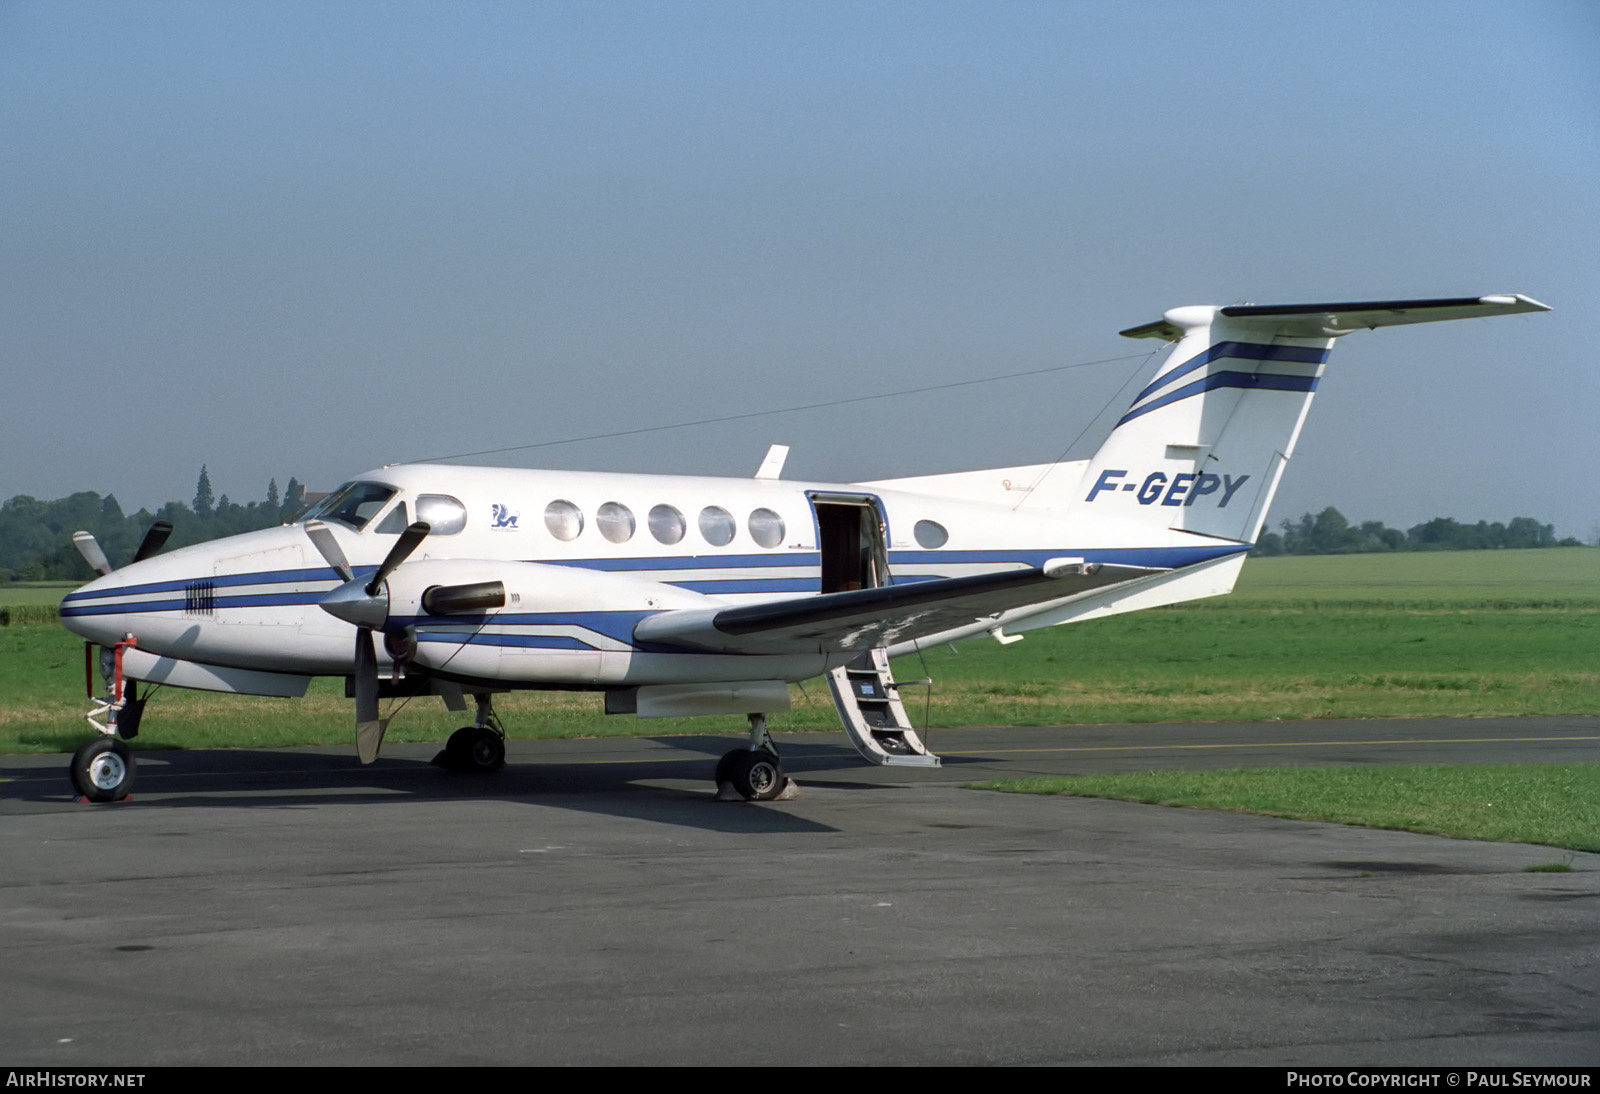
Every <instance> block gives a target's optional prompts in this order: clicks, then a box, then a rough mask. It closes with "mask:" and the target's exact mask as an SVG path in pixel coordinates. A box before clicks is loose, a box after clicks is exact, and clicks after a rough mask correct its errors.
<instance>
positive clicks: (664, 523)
mask: <svg viewBox="0 0 1600 1094" xmlns="http://www.w3.org/2000/svg"><path fill="white" fill-rule="evenodd" d="M687 529H688V525H687V524H685V523H684V520H683V514H682V513H680V512H678V511H677V510H676V509H674V508H673V507H672V506H670V505H657V506H656V507H655V508H653V509H651V510H650V534H651V535H652V536H655V537H656V540H657V541H658V542H660V543H677V542H678V541H679V540H681V539H682V538H683V533H684V532H685V531H686V530H687Z"/></svg>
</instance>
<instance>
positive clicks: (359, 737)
mask: <svg viewBox="0 0 1600 1094" xmlns="http://www.w3.org/2000/svg"><path fill="white" fill-rule="evenodd" d="M355 684H356V755H357V756H358V757H360V759H361V762H362V763H364V764H370V763H371V762H372V761H373V760H376V759H377V758H378V746H379V745H381V744H382V743H383V731H384V730H385V729H387V728H389V722H388V720H387V719H383V718H379V717H378V654H377V651H376V650H374V649H373V648H372V632H371V631H369V630H368V629H367V628H365V627H361V628H359V629H358V630H357V631H356V665H355Z"/></svg>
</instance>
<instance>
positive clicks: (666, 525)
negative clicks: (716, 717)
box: [62, 464, 1244, 690]
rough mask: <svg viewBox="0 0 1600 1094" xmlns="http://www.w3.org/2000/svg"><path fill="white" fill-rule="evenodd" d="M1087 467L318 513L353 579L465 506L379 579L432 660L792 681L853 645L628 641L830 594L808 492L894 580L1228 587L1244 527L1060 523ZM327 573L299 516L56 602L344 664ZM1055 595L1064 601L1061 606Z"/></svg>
mask: <svg viewBox="0 0 1600 1094" xmlns="http://www.w3.org/2000/svg"><path fill="white" fill-rule="evenodd" d="M1081 470H1082V465H1081V464H1062V465H1057V466H1055V467H1054V468H1051V467H1037V468H1010V469H1001V470H997V471H993V472H971V473H965V474H961V475H951V476H933V477H928V478H922V479H911V480H900V481H899V482H893V483H890V482H885V483H876V484H870V483H869V484H836V483H835V484H829V483H805V482H793V481H786V480H774V479H735V478H704V477H688V476H675V475H631V474H608V473H579V472H564V471H532V470H519V469H510V468H489V467H454V466H446V465H432V464H411V465H399V466H393V467H388V468H382V469H379V470H375V471H372V472H369V473H367V474H364V475H362V476H360V477H359V479H358V480H355V481H357V482H359V483H364V484H377V485H381V486H382V487H384V488H388V489H392V491H393V493H392V496H391V497H389V498H388V499H387V500H385V501H383V502H382V504H381V505H374V506H373V507H372V511H371V512H363V513H362V514H361V518H360V520H359V521H352V522H348V523H346V522H341V521H340V520H339V519H337V518H330V517H329V516H328V515H327V514H326V513H324V514H323V519H324V520H325V522H326V523H327V526H328V527H329V528H330V529H331V530H332V531H333V532H334V534H335V536H336V538H337V539H338V541H339V544H340V546H341V547H342V549H343V551H344V553H345V555H346V557H347V558H348V559H349V561H350V564H351V567H352V568H353V569H354V570H355V572H356V574H357V575H358V576H360V575H362V574H363V573H370V571H371V570H372V569H374V568H375V567H376V566H377V565H378V563H379V562H380V560H381V559H382V558H383V557H384V555H385V554H386V553H387V552H388V551H389V549H390V548H391V547H392V546H393V545H394V543H395V541H396V538H397V535H398V532H399V531H400V529H401V528H403V527H404V526H405V524H406V523H407V521H408V520H409V519H412V518H413V517H416V516H419V515H420V516H423V517H424V519H426V516H427V514H428V513H433V512H438V511H439V505H440V503H439V501H438V499H440V498H443V499H448V501H450V502H454V503H458V505H459V510H460V512H461V513H462V514H464V520H463V521H462V522H461V524H460V527H459V529H458V530H453V531H452V530H448V524H449V522H448V521H443V522H440V525H439V526H440V528H441V529H444V530H436V531H435V532H434V533H433V534H430V535H429V536H428V537H427V539H426V540H424V541H423V543H422V545H421V547H420V548H419V549H418V550H417V551H416V552H415V554H413V555H412V556H411V558H410V559H409V560H408V561H407V562H406V563H405V564H404V565H403V566H402V567H401V568H400V569H399V570H397V571H396V572H395V573H394V574H393V575H391V577H390V580H389V583H388V586H389V589H388V595H389V613H390V615H389V618H390V625H391V629H398V628H402V627H406V626H410V627H412V628H414V629H413V630H412V632H411V633H412V634H413V635H414V636H415V637H416V639H417V645H416V650H417V652H416V661H417V663H418V664H420V665H422V666H424V667H426V668H428V669H430V670H431V671H433V672H435V673H437V674H439V675H441V676H444V677H454V678H457V679H460V680H462V681H464V682H467V683H469V684H474V685H478V686H485V687H489V686H492V687H536V688H537V687H579V688H604V687H612V686H628V685H635V684H644V683H660V682H681V681H691V682H692V681H713V680H716V681H721V680H746V679H761V680H800V679H805V678H808V677H811V676H814V675H816V674H818V673H820V672H822V671H824V670H825V669H827V668H828V667H830V666H831V665H834V664H840V663H843V662H844V661H847V660H849V658H850V656H852V655H851V654H848V653H840V652H838V651H836V650H835V651H824V650H818V651H817V652H816V653H814V654H801V653H786V654H781V655H762V656H751V655H734V654H725V653H715V652H695V651H691V650H683V649H663V648H652V647H651V646H650V644H648V643H641V642H638V641H636V640H635V639H634V636H633V630H634V627H635V626H636V625H637V624H638V622H639V620H641V619H643V618H645V617H647V616H649V615H652V614H654V613H657V612H661V611H669V610H674V609H699V608H705V607H708V606H710V607H715V606H727V605H729V604H748V603H756V602H761V601H768V600H777V599H787V598H793V597H795V596H804V595H807V594H814V593H817V592H819V591H823V589H822V581H823V578H824V572H823V571H824V566H823V555H824V549H825V547H826V544H825V543H824V542H823V540H824V538H825V534H824V533H823V531H822V529H821V522H820V519H819V509H818V506H819V505H822V506H827V505H829V504H830V503H831V504H833V505H834V506H835V507H842V510H843V511H850V510H851V509H852V507H854V509H855V510H856V511H859V512H860V513H861V514H863V515H864V516H863V518H862V532H861V536H862V540H863V545H862V547H861V550H862V551H868V550H869V549H870V547H871V546H872V544H868V543H866V542H865V541H867V540H871V539H875V538H876V537H880V536H881V539H878V540H877V542H876V547H877V549H878V550H879V551H880V553H881V554H882V555H883V557H884V558H885V559H886V561H887V568H888V572H887V575H885V576H886V580H887V581H891V582H893V583H896V584H899V583H902V582H907V581H916V580H925V579H928V578H936V577H960V576H965V575H971V574H980V573H991V572H995V571H1000V570H1008V569H1022V568H1027V567H1030V566H1038V565H1040V564H1042V563H1043V562H1044V561H1045V560H1047V559H1052V558H1061V557H1077V558H1083V559H1085V560H1087V561H1090V562H1116V563H1123V564H1128V565H1136V566H1149V567H1160V568H1163V569H1168V568H1174V567H1191V568H1192V567H1195V566H1196V564H1204V563H1207V562H1211V563H1213V566H1209V567H1208V566H1204V565H1202V566H1200V567H1199V568H1200V569H1201V570H1208V569H1212V568H1214V567H1220V569H1221V570H1223V571H1226V572H1219V573H1217V574H1216V575H1214V576H1213V577H1211V578H1210V579H1209V581H1208V584H1207V591H1206V592H1196V591H1193V590H1191V591H1189V592H1187V593H1186V594H1184V595H1182V596H1179V595H1170V596H1168V597H1167V599H1185V598H1187V596H1192V595H1209V593H1211V592H1223V591H1226V586H1227V585H1231V583H1232V574H1233V572H1235V571H1236V569H1237V561H1238V559H1239V558H1241V557H1242V552H1243V550H1244V547H1243V546H1242V545H1240V544H1233V543H1220V542H1217V541H1214V540H1199V539H1197V538H1196V537H1194V536H1191V535H1187V534H1184V533H1182V532H1174V531H1167V530H1160V529H1158V530H1154V531H1152V530H1151V529H1150V528H1149V527H1145V528H1142V529H1137V530H1130V529H1128V528H1125V527H1122V526H1120V523H1119V522H1116V521H1085V520H1079V521H1072V520H1069V518H1068V517H1067V515H1066V512H1065V510H1066V507H1067V505H1068V503H1069V502H1070V501H1071V500H1072V499H1073V498H1075V497H1077V496H1079V495H1081V493H1082V491H1081V490H1079V489H1077V487H1078V479H1077V476H1078V475H1079V474H1080V473H1081ZM1024 480H1026V482H1025V481H1024ZM1041 483H1042V485H1038V484H1041ZM1030 486H1036V488H1035V489H1032V490H1030V489H1029V487H1030ZM419 504H420V508H419ZM401 506H404V507H405V509H404V511H403V512H401V511H399V509H400V507H401ZM447 508H448V507H447ZM451 511H453V510H451ZM354 523H360V524H361V527H360V528H359V529H357V528H355V527H353V526H352V525H353V524H354ZM630 525H631V530H630ZM869 526H871V527H869ZM1130 531H1131V532H1133V536H1134V538H1130ZM828 549H830V550H838V549H839V548H838V547H837V545H835V546H834V547H832V548H828ZM845 549H846V550H849V548H848V546H847V547H846V548H845ZM1230 563H1231V565H1229V564H1230ZM1160 576H1161V577H1168V578H1170V577H1171V576H1172V575H1160ZM478 580H492V581H501V582H503V583H504V585H505V588H506V593H507V603H506V605H505V607H504V608H503V609H501V610H499V611H497V612H493V613H488V614H486V615H483V616H474V617H454V618H440V617H430V616H428V615H427V613H426V612H424V611H423V610H422V609H421V607H420V605H419V598H420V596H421V594H422V592H423V591H424V590H425V589H426V588H428V587H430V586H438V585H455V584H461V583H466V582H473V581H478ZM1152 580H1154V579H1152ZM340 583H341V579H340V578H339V576H338V575H337V574H336V573H335V572H334V570H333V569H331V568H330V567H329V566H328V564H327V563H326V562H325V561H324V560H323V558H322V557H321V556H320V555H319V554H318V551H317V550H316V548H315V547H314V546H313V544H312V543H311V541H310V540H309V538H308V537H307V535H306V533H305V530H304V529H303V528H302V527H301V526H299V525H286V526H282V527H278V528H271V529H266V530H263V531H259V532H252V533H248V534H245V535H240V536H234V537H231V538H228V539H224V540H219V541H215V542H211V543H204V544H199V545H196V546H193V547H187V548H183V549H181V550H176V551H172V552H170V553H168V554H165V555H158V556H156V557H154V558H150V559H147V560H145V561H143V562H139V563H135V564H133V565H130V566H127V567H124V568H123V569H120V570H116V571H113V572H112V573H111V574H109V575H107V576H105V577H102V578H100V579H98V580H96V581H94V582H91V583H90V584H89V585H86V586H84V587H83V588H82V589H80V590H78V591H77V592H75V593H73V594H71V595H70V596H68V597H67V598H66V600H65V601H63V603H62V621H63V623H64V624H65V625H66V626H68V627H69V628H70V629H72V630H73V631H75V632H76V633H78V634H81V635H83V636H84V637H85V638H88V639H90V640H91V641H94V642H97V643H100V644H102V645H110V644H112V643H114V642H116V641H118V640H120V639H122V638H124V636H126V635H128V634H132V635H134V636H135V638H136V640H137V643H138V646H137V648H138V650H139V651H141V653H142V654H143V655H145V656H147V657H149V656H154V657H164V658H169V659H173V660H177V661H183V662H195V663H198V664H201V665H210V666H223V667H236V668H239V669H246V670H254V671H260V672H268V673H284V674H295V675H301V676H316V675H344V674H348V673H349V672H350V671H351V664H352V654H351V649H352V635H353V628H352V626H351V625H350V624H349V623H345V622H342V621H340V620H339V619H335V618H334V617H333V616H331V615H329V614H328V613H327V612H325V611H323V610H321V608H319V606H318V603H319V601H320V600H321V599H322V598H323V597H324V596H325V595H327V594H328V592H329V591H330V590H332V589H333V588H335V587H336V586H338V585H339V584H340ZM1191 584H1192V582H1191ZM1213 586H1215V587H1213ZM830 591H831V590H830ZM1176 592H1177V590H1173V593H1174V594H1175V593H1176ZM1118 597H1119V598H1120V600H1122V601H1124V602H1126V603H1127V605H1128V607H1134V606H1138V607H1144V606H1149V603H1150V602H1151V600H1150V595H1149V594H1146V596H1145V598H1144V600H1143V601H1141V602H1139V603H1137V604H1135V603H1134V600H1135V599H1137V597H1136V596H1134V597H1132V598H1130V594H1129V593H1128V592H1127V591H1126V590H1122V591H1120V592H1119V594H1118ZM1090 599H1091V600H1093V599H1094V598H1090ZM1157 602H1159V601H1157ZM1052 608H1053V609H1055V610H1054V611H1053V612H1052V611H1051V609H1052ZM1063 608H1066V609H1070V610H1067V611H1066V614H1064V615H1063V612H1062V609H1063ZM1119 610H1125V609H1124V608H1122V607H1118V606H1117V605H1116V604H1115V603H1114V602H1111V601H1109V600H1107V599H1106V597H1104V596H1102V597H1100V598H1099V599H1098V600H1095V601H1094V602H1093V603H1083V604H1081V605H1077V606H1072V605H1062V604H1060V603H1057V604H1053V605H1038V606H1030V608H1029V609H1027V610H1026V611H1018V612H1011V613H1006V614H1005V618H1000V617H992V618H983V619H974V620H973V622H972V625H971V626H969V627H962V628H958V629H957V630H954V631H951V632H949V633H946V634H942V635H939V636H937V637H936V638H934V639H932V640H936V641H945V640H950V639H956V638H963V637H970V636H972V635H975V634H982V633H984V632H985V631H987V630H991V629H992V628H994V627H995V626H997V625H1000V626H1009V627H1012V628H1013V629H1027V628H1028V627H1029V626H1037V625H1044V624H1045V623H1052V622H1064V621H1066V619H1068V618H1078V617H1081V616H1083V615H1084V614H1101V613H1104V612H1106V611H1119ZM140 663H142V662H140ZM240 690H244V689H243V688H241V689H240Z"/></svg>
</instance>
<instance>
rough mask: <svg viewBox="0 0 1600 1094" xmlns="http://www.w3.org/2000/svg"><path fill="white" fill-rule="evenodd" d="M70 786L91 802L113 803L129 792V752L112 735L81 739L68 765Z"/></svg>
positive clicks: (131, 764)
mask: <svg viewBox="0 0 1600 1094" xmlns="http://www.w3.org/2000/svg"><path fill="white" fill-rule="evenodd" d="M68 771H69V773H70V774H71V776H72V788H73V789H74V790H76V791H77V792H78V794H79V795H80V796H81V797H84V798H88V799H89V800H90V801H92V802H116V801H121V800H122V799H124V798H126V797H127V796H128V795H129V794H131V793H132V792H133V773H134V767H133V755H132V753H130V752H129V751H128V746H127V745H125V744H123V743H122V742H121V741H119V740H117V739H116V738H115V737H96V738H95V739H94V740H92V741H85V742H84V743H83V744H82V745H80V746H79V747H78V751H76V752H74V753H73V754H72V765H71V767H70V768H68Z"/></svg>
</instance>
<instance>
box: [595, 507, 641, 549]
mask: <svg viewBox="0 0 1600 1094" xmlns="http://www.w3.org/2000/svg"><path fill="white" fill-rule="evenodd" d="M594 523H595V527H597V528H599V529H600V534H601V535H602V536H605V537H606V538H607V539H609V540H610V541H611V542H612V543H626V542H628V541H629V540H630V539H632V538H633V528H634V524H633V510H632V509H629V508H628V507H627V506H626V505H623V504H622V503H621V502H620V501H608V502H606V503H605V504H604V505H602V506H601V507H600V509H599V511H598V512H596V513H595V515H594Z"/></svg>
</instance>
